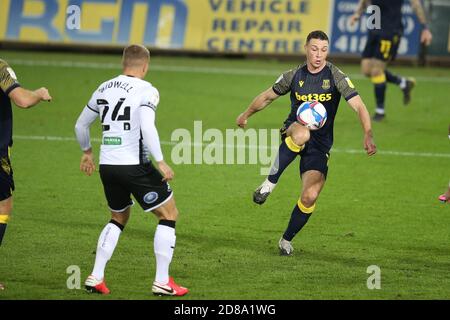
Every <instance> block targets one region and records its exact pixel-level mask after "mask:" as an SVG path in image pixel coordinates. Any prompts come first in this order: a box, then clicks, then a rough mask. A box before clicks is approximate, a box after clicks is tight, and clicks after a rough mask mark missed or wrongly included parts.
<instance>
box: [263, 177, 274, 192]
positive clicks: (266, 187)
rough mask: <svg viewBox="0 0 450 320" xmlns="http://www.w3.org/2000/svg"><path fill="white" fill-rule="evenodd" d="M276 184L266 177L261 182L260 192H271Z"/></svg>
mask: <svg viewBox="0 0 450 320" xmlns="http://www.w3.org/2000/svg"><path fill="white" fill-rule="evenodd" d="M275 187H276V184H275V183H272V182H270V181H269V179H267V178H266V180H264V182H263V184H262V188H261V191H260V192H261V193H265V192H272V191H273V189H275Z"/></svg>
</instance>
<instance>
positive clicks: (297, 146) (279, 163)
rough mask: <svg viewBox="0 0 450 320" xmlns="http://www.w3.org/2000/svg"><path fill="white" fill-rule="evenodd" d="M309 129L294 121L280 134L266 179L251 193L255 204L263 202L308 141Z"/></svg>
mask: <svg viewBox="0 0 450 320" xmlns="http://www.w3.org/2000/svg"><path fill="white" fill-rule="evenodd" d="M309 138H310V132H309V129H308V128H306V127H304V126H302V125H301V124H299V123H297V122H294V123H292V124H291V125H290V126H289V127H288V128H287V130H286V133H285V134H282V142H281V144H280V147H279V149H278V154H277V157H276V159H275V162H274V164H273V165H272V168H271V169H270V173H269V176H268V177H267V179H266V180H265V181H264V182H263V183H262V184H261V185H260V186H259V187H258V188H257V189H256V190H255V192H254V193H253V201H254V202H255V203H257V204H263V203H264V202H265V201H266V199H267V197H268V196H269V195H270V193H271V192H272V191H273V189H274V188H275V186H276V184H277V182H278V180H279V179H280V176H281V175H282V174H283V172H284V170H285V169H286V168H287V167H288V166H289V165H290V164H291V162H292V161H294V159H295V158H296V157H297V155H298V154H299V153H300V151H302V150H303V148H304V147H305V143H306V142H308V141H309Z"/></svg>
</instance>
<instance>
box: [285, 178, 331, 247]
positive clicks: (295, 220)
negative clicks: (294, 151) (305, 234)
mask: <svg viewBox="0 0 450 320" xmlns="http://www.w3.org/2000/svg"><path fill="white" fill-rule="evenodd" d="M302 181H303V188H302V194H301V197H300V199H299V200H298V201H297V203H296V204H295V206H294V209H293V210H292V213H291V219H290V220H289V224H288V226H287V228H286V231H285V232H284V234H283V236H282V237H281V239H280V241H279V243H278V247H279V249H280V254H281V255H291V254H292V253H293V251H294V248H293V246H292V244H291V241H292V239H294V237H295V236H296V235H297V233H298V232H299V231H300V230H301V229H302V228H303V227H304V226H305V225H306V223H307V222H308V220H309V218H310V217H311V214H312V213H313V212H314V209H315V207H316V201H317V198H318V197H319V194H320V192H321V191H322V188H323V186H324V184H325V176H324V174H323V173H322V172H320V171H316V170H310V171H306V172H305V173H303V175H302Z"/></svg>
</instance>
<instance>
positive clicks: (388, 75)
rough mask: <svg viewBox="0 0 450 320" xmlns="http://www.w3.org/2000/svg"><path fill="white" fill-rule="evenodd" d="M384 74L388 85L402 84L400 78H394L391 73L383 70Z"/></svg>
mask: <svg viewBox="0 0 450 320" xmlns="http://www.w3.org/2000/svg"><path fill="white" fill-rule="evenodd" d="M384 73H385V74H386V81H387V82H390V83H395V84H397V85H400V83H401V82H402V77H399V76H396V75H395V74H393V73H391V72H390V71H388V70H385V71H384Z"/></svg>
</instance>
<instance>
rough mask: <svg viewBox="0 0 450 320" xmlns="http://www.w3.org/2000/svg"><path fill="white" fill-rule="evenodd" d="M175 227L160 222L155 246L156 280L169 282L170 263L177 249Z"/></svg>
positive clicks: (163, 282) (154, 242)
mask: <svg viewBox="0 0 450 320" xmlns="http://www.w3.org/2000/svg"><path fill="white" fill-rule="evenodd" d="M176 238H177V237H176V236H175V228H172V227H169V226H165V225H161V224H158V226H157V227H156V232H155V239H154V241H153V247H154V250H155V257H156V276H155V281H157V282H159V283H162V284H166V283H167V282H169V265H170V262H171V261H172V256H173V251H174V249H175V240H176Z"/></svg>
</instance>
